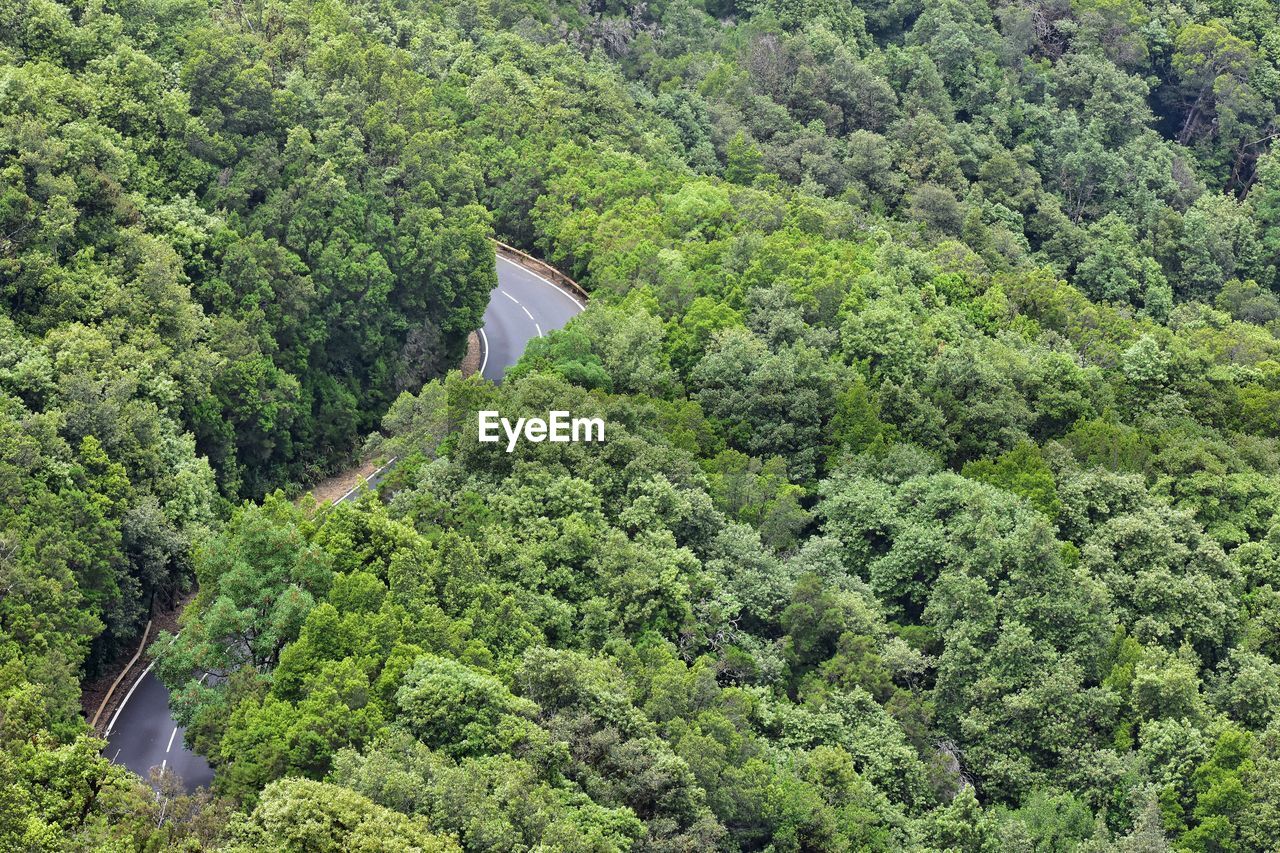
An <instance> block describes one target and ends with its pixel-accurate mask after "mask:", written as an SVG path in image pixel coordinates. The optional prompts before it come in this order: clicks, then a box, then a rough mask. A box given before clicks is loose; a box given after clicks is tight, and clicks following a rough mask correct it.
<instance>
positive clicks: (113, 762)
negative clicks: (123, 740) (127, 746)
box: [111, 747, 123, 764]
mask: <svg viewBox="0 0 1280 853" xmlns="http://www.w3.org/2000/svg"><path fill="white" fill-rule="evenodd" d="M121 750H123V747H121V748H120V749H117V750H116V754H115V755H113V756H111V763H112V764H115V763H116V759H117V758H119V757H120V752H121Z"/></svg>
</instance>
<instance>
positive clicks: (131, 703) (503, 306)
mask: <svg viewBox="0 0 1280 853" xmlns="http://www.w3.org/2000/svg"><path fill="white" fill-rule="evenodd" d="M497 258H498V286H497V287H495V288H494V289H493V292H492V293H490V294H489V307H488V308H486V309H485V312H484V326H483V327H482V328H481V329H480V344H481V347H482V354H481V357H480V358H481V362H480V375H481V376H483V377H484V378H485V379H489V380H492V381H493V382H501V381H502V376H503V374H504V373H506V371H507V368H508V367H510V366H511V365H513V364H515V363H516V362H517V361H519V360H520V356H521V355H522V354H523V353H524V348H525V346H526V345H527V344H528V343H529V341H531V340H533V339H534V338H540V337H543V336H545V335H546V333H547V332H550V331H552V330H553V329H559V328H561V327H562V326H564V324H565V323H567V322H569V321H570V320H571V319H573V318H574V317H575V316H577V315H578V314H579V313H580V312H581V311H582V309H583V308H584V307H585V306H584V305H583V304H582V302H581V301H580V300H579V299H578V298H577V297H575V296H570V295H569V294H568V293H567V292H566V291H564V290H562V289H561V288H560V287H558V286H556V285H555V284H552V283H551V282H550V281H548V280H547V279H545V278H543V277H542V276H540V275H538V274H537V273H534V272H531V271H529V270H528V269H525V268H524V267H522V266H520V265H519V264H517V263H515V262H514V261H511V260H508V259H507V258H504V257H503V256H501V255H498V256H497ZM392 461H394V460H392ZM390 465H391V463H390V462H389V463H387V464H386V465H384V466H383V467H382V468H379V469H378V470H377V471H376V472H374V473H373V474H372V475H371V476H370V477H369V481H368V485H369V487H370V488H372V487H373V486H375V485H377V480H378V479H381V475H382V474H383V473H384V472H385V471H386V470H387V468H389V467H390ZM351 495H352V492H348V493H347V494H346V495H344V496H343V497H342V498H340V499H339V500H338V503H341V502H342V501H344V500H346V499H347V498H349V497H351ZM106 754H107V755H109V756H111V760H112V761H114V762H116V763H117V764H123V765H124V766H125V767H128V768H129V769H130V770H132V771H133V772H134V773H137V774H138V775H139V776H141V777H142V778H143V779H146V778H148V775H149V774H150V772H151V770H152V768H155V767H159V768H161V769H164V770H172V771H173V772H174V773H176V774H177V775H178V776H180V777H181V778H182V781H183V784H184V785H185V786H186V788H187V790H188V791H194V790H195V789H196V788H198V787H200V786H201V785H208V784H209V783H210V782H211V781H213V769H212V768H210V767H209V762H207V761H205V760H204V758H203V757H202V756H199V755H196V754H195V753H194V752H192V751H191V750H189V749H188V748H187V746H186V744H185V743H184V742H183V730H182V728H181V727H179V726H178V724H177V723H176V722H175V721H174V719H173V714H172V713H171V712H170V711H169V692H168V691H167V690H165V687H164V685H163V684H161V683H160V680H159V679H158V678H156V677H155V674H154V673H153V672H152V671H151V667H149V666H148V667H147V668H146V670H145V671H144V672H143V674H142V677H141V678H140V679H138V681H137V682H136V683H135V684H134V685H133V687H131V688H130V689H129V692H128V693H126V694H125V698H124V700H123V701H122V702H121V703H120V708H119V709H118V710H117V711H116V713H115V716H114V717H112V718H111V723H110V724H109V725H108V726H107V750H106Z"/></svg>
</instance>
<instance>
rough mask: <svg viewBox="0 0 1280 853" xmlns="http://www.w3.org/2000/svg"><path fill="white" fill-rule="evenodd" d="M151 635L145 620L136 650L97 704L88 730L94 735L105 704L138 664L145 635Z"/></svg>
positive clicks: (145, 642)
mask: <svg viewBox="0 0 1280 853" xmlns="http://www.w3.org/2000/svg"><path fill="white" fill-rule="evenodd" d="M150 633H151V620H150V619H148V620H147V627H145V628H143V629H142V641H141V642H139V643H138V650H137V651H136V652H134V653H133V657H131V658H129V662H128V663H127V664H125V665H124V669H122V670H121V671H120V674H119V675H117V676H116V680H115V681H113V682H111V686H110V687H109V688H107V695H106V696H103V697H102V701H101V702H100V703H99V704H98V710H97V712H96V713H94V715H93V719H92V720H90V721H89V728H91V729H93V731H94V733H95V734H96V733H97V731H98V719H99V718H100V717H101V716H102V712H103V711H105V710H106V708H107V703H108V702H110V701H111V697H112V696H113V695H115V692H116V688H117V687H119V686H120V682H121V681H124V677H125V676H126V675H128V674H129V671H130V670H132V669H133V665H134V664H135V663H137V662H138V658H140V657H142V650H143V649H145V648H146V647H147V635H149V634H150Z"/></svg>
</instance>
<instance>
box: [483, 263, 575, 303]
mask: <svg viewBox="0 0 1280 853" xmlns="http://www.w3.org/2000/svg"><path fill="white" fill-rule="evenodd" d="M498 260H500V261H506V262H507V263H509V264H511V266H513V267H515V268H516V269H519V270H524V271H525V272H527V273H528V274H529V275H531V276H533V277H534V278H536V279H537V280H538V281H540V282H542V283H543V284H545V285H546V286H547V287H549V288H551V289H552V290H554V291H555V292H556V293H559V294H560V295H561V296H563V297H564V298H565V299H568V300H570V301H572V302H573V304H574V305H577V306H578V309H579V310H581V311H585V310H586V308H587V306H585V305H583V304H582V302H580V301H579V300H578V297H576V296H574V295H573V294H571V293H569V292H568V291H566V290H565V289H564V288H563V287H560V286H559V285H557V284H556V283H555V282H553V281H547V280H546V279H545V278H543V277H542V276H540V275H538V274H537V273H536V272H534V271H533V270H531V269H529V268H527V267H523V266H521V265H520V264H517V263H516V262H515V261H513V260H510V259H508V258H504V257H502V255H498Z"/></svg>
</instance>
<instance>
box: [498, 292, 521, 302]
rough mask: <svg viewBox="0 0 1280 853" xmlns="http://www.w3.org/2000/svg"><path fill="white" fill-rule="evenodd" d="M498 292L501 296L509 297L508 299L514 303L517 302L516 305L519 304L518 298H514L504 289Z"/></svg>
mask: <svg viewBox="0 0 1280 853" xmlns="http://www.w3.org/2000/svg"><path fill="white" fill-rule="evenodd" d="M498 292H499V293H501V294H502V295H503V296H505V297H507V298H508V299H510V300H511V301H512V302H514V303H515V304H517V305H519V304H520V300H519V299H516V298H515V297H514V296H512V295H511V294H510V293H507V292H506V291H505V290H499V291H498Z"/></svg>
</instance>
